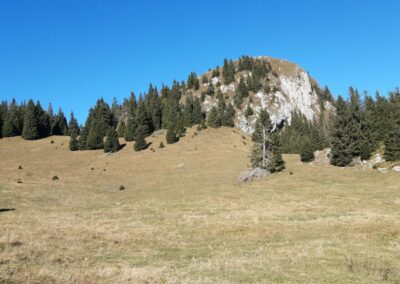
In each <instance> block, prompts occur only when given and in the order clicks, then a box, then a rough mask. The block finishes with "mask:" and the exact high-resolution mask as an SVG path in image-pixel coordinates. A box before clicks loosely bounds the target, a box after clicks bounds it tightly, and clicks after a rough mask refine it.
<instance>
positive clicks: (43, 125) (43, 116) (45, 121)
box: [36, 101, 51, 138]
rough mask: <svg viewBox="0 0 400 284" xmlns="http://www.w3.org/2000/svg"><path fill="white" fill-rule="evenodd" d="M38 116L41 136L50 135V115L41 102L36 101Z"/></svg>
mask: <svg viewBox="0 0 400 284" xmlns="http://www.w3.org/2000/svg"><path fill="white" fill-rule="evenodd" d="M36 117H37V119H38V130H39V138H44V137H48V136H50V135H51V125H50V117H49V115H48V114H47V113H46V112H45V111H44V110H43V108H42V106H41V105H40V102H39V101H37V102H36Z"/></svg>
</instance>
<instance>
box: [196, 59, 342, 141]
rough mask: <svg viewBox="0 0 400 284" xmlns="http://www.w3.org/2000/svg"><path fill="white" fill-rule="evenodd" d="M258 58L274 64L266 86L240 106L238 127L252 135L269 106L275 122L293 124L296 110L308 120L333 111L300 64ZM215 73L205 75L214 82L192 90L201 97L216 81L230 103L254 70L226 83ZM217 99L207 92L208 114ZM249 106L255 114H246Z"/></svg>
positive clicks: (315, 83) (236, 119) (237, 114)
mask: <svg viewBox="0 0 400 284" xmlns="http://www.w3.org/2000/svg"><path fill="white" fill-rule="evenodd" d="M257 59H258V60H262V61H265V62H266V64H268V66H270V70H269V72H268V74H267V77H266V78H265V83H264V85H263V88H261V89H260V90H259V91H258V92H256V93H254V92H250V94H249V97H248V98H245V99H244V101H243V103H242V105H241V107H240V108H238V109H236V115H235V126H236V127H237V128H239V129H241V130H242V131H243V132H245V133H247V134H251V133H252V132H253V131H254V126H255V122H256V120H257V116H258V114H259V113H260V111H261V109H266V110H267V111H268V112H269V114H270V116H271V120H272V122H273V123H275V124H280V123H283V122H284V123H288V124H290V122H291V118H292V114H293V112H294V111H297V112H299V113H301V114H303V115H304V116H305V117H306V118H307V119H308V120H310V121H312V120H314V119H318V118H319V116H321V115H323V112H324V111H325V112H326V111H328V112H329V111H332V110H333V109H334V108H333V106H332V104H331V103H330V102H329V101H328V100H324V99H323V98H322V96H320V93H321V92H322V89H321V88H320V87H319V86H318V84H317V82H316V81H315V80H314V79H312V78H311V77H310V76H309V74H308V73H307V72H305V71H304V70H303V69H302V68H300V67H299V66H298V65H296V64H294V63H291V62H288V61H286V60H279V59H274V58H271V57H257ZM235 64H236V66H238V62H235ZM211 74H212V70H210V71H209V72H207V73H206V74H205V76H207V77H208V79H209V82H210V83H205V84H202V86H201V88H200V90H198V91H194V90H189V93H191V94H194V95H196V96H200V95H201V93H202V92H204V91H205V90H206V89H207V88H208V86H209V84H212V85H213V86H214V88H215V89H217V90H218V89H219V90H220V92H221V93H222V94H223V95H224V97H225V99H226V102H227V103H228V102H231V103H232V104H233V99H234V96H235V92H236V90H237V87H238V84H239V80H240V77H243V78H247V77H248V76H251V75H252V72H251V71H240V72H237V73H236V74H235V81H234V82H233V83H230V84H229V85H224V84H223V77H222V75H220V76H219V77H213V78H211ZM250 98H251V99H250ZM217 102H218V100H217V98H216V96H215V95H214V96H208V95H206V96H205V100H204V102H203V110H204V111H205V112H206V113H208V112H209V111H210V110H211V108H212V107H213V106H216V105H217ZM248 105H249V106H250V107H251V108H252V109H253V111H254V115H251V116H246V115H245V113H246V108H247V106H248Z"/></svg>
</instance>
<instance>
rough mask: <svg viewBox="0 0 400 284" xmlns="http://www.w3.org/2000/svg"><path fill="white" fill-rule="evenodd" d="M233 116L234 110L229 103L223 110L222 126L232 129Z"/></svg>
mask: <svg viewBox="0 0 400 284" xmlns="http://www.w3.org/2000/svg"><path fill="white" fill-rule="evenodd" d="M234 116H235V110H234V108H233V106H232V104H231V103H229V104H228V106H227V107H226V108H225V111H224V113H223V115H222V119H221V120H222V125H223V126H227V127H233V126H234V123H233V117H234Z"/></svg>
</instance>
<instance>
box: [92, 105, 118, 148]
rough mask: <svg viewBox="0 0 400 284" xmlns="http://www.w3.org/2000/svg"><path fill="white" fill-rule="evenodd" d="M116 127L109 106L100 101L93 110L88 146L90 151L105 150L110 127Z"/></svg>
mask: <svg viewBox="0 0 400 284" xmlns="http://www.w3.org/2000/svg"><path fill="white" fill-rule="evenodd" d="M114 126H115V120H114V117H113V114H112V113H111V110H110V107H109V105H108V104H107V103H106V102H104V100H103V99H99V100H98V101H97V103H96V106H95V107H94V109H93V110H92V114H91V121H90V128H89V129H88V134H87V141H86V146H87V149H89V150H96V149H103V148H104V137H105V136H106V132H107V130H108V128H109V127H114Z"/></svg>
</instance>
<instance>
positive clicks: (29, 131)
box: [22, 100, 40, 140]
mask: <svg viewBox="0 0 400 284" xmlns="http://www.w3.org/2000/svg"><path fill="white" fill-rule="evenodd" d="M22 138H23V139H25V140H35V139H38V138H40V135H39V119H38V117H37V111H36V106H35V104H34V102H33V101H32V100H29V101H28V105H27V107H26V111H25V116H24V127H23V130H22Z"/></svg>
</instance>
